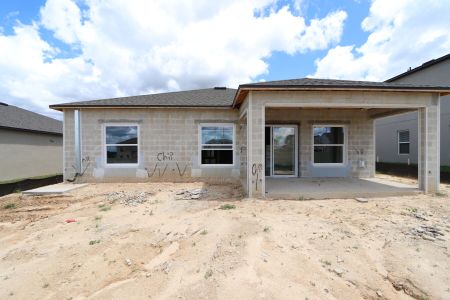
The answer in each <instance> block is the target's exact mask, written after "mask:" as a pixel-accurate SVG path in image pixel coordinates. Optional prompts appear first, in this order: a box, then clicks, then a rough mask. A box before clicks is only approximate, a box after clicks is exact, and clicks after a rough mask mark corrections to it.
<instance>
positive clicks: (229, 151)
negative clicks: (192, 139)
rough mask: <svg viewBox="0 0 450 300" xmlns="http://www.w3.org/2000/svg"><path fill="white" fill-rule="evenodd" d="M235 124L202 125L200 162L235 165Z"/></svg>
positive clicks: (204, 163)
mask: <svg viewBox="0 0 450 300" xmlns="http://www.w3.org/2000/svg"><path fill="white" fill-rule="evenodd" d="M233 153H234V125H233V124H201V125H200V163H201V164H202V165H233V162H234V159H233V156H234V155H233Z"/></svg>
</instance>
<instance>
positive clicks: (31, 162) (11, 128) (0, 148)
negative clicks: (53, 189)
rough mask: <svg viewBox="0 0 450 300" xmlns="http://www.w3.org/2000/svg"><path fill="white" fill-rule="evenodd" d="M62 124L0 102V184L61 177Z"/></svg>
mask: <svg viewBox="0 0 450 300" xmlns="http://www.w3.org/2000/svg"><path fill="white" fill-rule="evenodd" d="M62 132H63V125H62V122H61V121H58V120H55V119H52V118H49V117H46V116H43V115H40V114H37V113H34V112H31V111H28V110H25V109H22V108H19V107H16V106H13V105H8V104H6V103H0V183H5V182H11V181H17V180H22V179H29V178H36V177H45V176H54V175H58V174H62V165H63V154H62V151H63V138H62Z"/></svg>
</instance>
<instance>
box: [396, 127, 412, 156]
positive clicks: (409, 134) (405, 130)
mask: <svg viewBox="0 0 450 300" xmlns="http://www.w3.org/2000/svg"><path fill="white" fill-rule="evenodd" d="M400 132H408V141H407V142H400ZM400 144H409V147H408V153H400ZM397 153H398V155H410V154H411V131H410V130H409V129H402V130H397Z"/></svg>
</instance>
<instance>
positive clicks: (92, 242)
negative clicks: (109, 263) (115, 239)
mask: <svg viewBox="0 0 450 300" xmlns="http://www.w3.org/2000/svg"><path fill="white" fill-rule="evenodd" d="M99 243H100V240H92V241H89V245H91V246H92V245H95V244H99Z"/></svg>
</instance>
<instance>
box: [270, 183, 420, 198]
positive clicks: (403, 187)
mask: <svg viewBox="0 0 450 300" xmlns="http://www.w3.org/2000/svg"><path fill="white" fill-rule="evenodd" d="M418 193H420V190H419V189H418V187H417V186H414V185H408V184H404V183H399V182H393V181H388V180H383V179H379V178H368V179H357V178H266V196H267V197H270V198H274V199H333V198H357V197H358V198H374V197H392V196H406V195H416V194H418Z"/></svg>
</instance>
